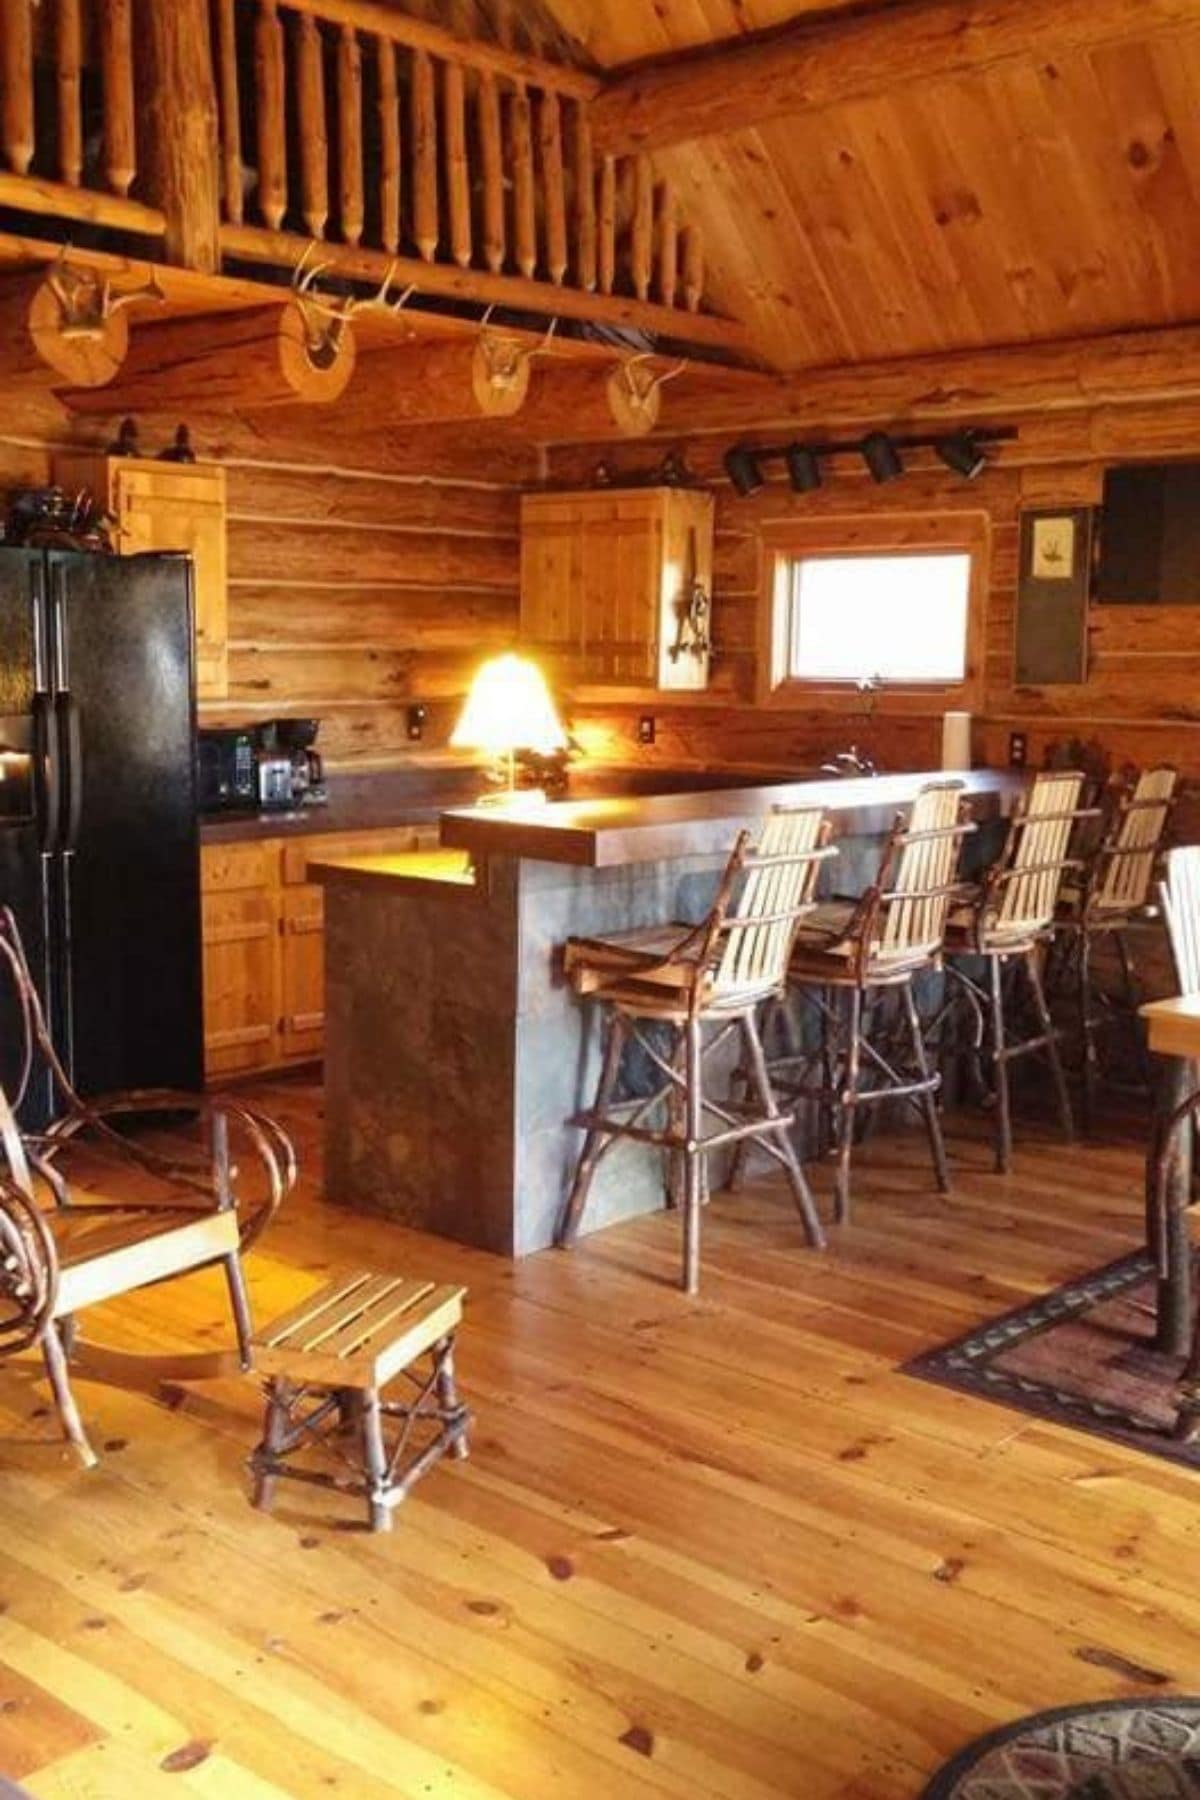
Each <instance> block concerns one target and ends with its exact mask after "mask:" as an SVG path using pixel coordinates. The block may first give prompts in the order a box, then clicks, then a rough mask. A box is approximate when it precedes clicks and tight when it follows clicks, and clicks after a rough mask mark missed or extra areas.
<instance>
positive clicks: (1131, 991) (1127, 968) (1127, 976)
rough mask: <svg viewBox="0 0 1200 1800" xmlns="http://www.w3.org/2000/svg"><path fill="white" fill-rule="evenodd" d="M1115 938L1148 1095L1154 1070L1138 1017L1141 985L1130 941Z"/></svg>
mask: <svg viewBox="0 0 1200 1800" xmlns="http://www.w3.org/2000/svg"><path fill="white" fill-rule="evenodd" d="M1113 938H1114V941H1115V943H1116V946H1117V956H1118V957H1119V959H1120V963H1121V981H1122V985H1123V986H1124V989H1125V1005H1126V1007H1127V1008H1128V1011H1129V1018H1130V1021H1131V1024H1132V1027H1133V1042H1134V1048H1135V1051H1136V1055H1137V1061H1138V1073H1139V1074H1140V1076H1141V1078H1142V1085H1143V1087H1144V1088H1145V1089H1146V1091H1147V1093H1151V1092H1153V1089H1154V1069H1153V1067H1152V1065H1151V1062H1150V1051H1149V1049H1148V1048H1147V1045H1146V1033H1145V1031H1144V1029H1143V1027H1142V1021H1141V1019H1140V1018H1139V1017H1138V1006H1139V1004H1140V1003H1141V998H1142V996H1141V991H1140V983H1139V982H1138V978H1137V971H1136V969H1135V968H1134V965H1133V952H1132V951H1131V950H1130V948H1129V939H1128V936H1127V935H1126V933H1125V932H1123V931H1114V932H1113Z"/></svg>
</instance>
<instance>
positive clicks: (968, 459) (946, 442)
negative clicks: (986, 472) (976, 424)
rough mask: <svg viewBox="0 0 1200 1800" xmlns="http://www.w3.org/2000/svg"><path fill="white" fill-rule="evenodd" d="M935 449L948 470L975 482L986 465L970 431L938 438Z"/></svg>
mask: <svg viewBox="0 0 1200 1800" xmlns="http://www.w3.org/2000/svg"><path fill="white" fill-rule="evenodd" d="M933 447H934V449H935V450H936V451H937V454H938V455H939V457H940V458H941V460H942V461H943V462H944V463H945V465H946V467H947V468H948V469H953V470H954V473H955V474H956V475H962V476H964V477H965V478H966V480H968V481H974V479H975V477H976V475H978V474H979V472H980V470H981V469H983V468H984V467H985V466H986V465H985V458H984V454H983V451H982V450H981V449H980V448H979V445H978V444H977V443H976V442H975V439H974V437H973V436H972V434H971V433H970V432H969V431H959V432H955V434H954V435H953V437H944V438H938V440H937V442H936V443H935V444H934V446H933Z"/></svg>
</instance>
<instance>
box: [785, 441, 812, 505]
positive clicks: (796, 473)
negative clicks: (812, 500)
mask: <svg viewBox="0 0 1200 1800" xmlns="http://www.w3.org/2000/svg"><path fill="white" fill-rule="evenodd" d="M783 457H784V461H785V462H786V463H787V472H788V480H789V481H790V482H791V484H792V487H793V488H794V489H795V491H796V493H798V494H812V493H815V492H816V490H817V488H819V487H820V485H821V461H820V458H819V457H818V455H817V453H816V451H815V450H813V449H811V448H810V447H809V446H808V445H807V444H789V445H788V447H787V449H786V450H785V451H784V453H783Z"/></svg>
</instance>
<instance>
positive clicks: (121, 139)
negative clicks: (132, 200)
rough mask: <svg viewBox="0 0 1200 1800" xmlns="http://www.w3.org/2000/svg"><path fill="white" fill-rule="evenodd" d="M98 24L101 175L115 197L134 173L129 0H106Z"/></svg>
mask: <svg viewBox="0 0 1200 1800" xmlns="http://www.w3.org/2000/svg"><path fill="white" fill-rule="evenodd" d="M99 24H100V71H101V80H102V82H103V85H104V175H105V179H106V181H107V182H108V185H109V187H110V188H111V189H112V191H113V193H114V194H127V193H128V192H129V189H130V187H131V186H132V185H133V178H134V176H135V175H136V174H137V151H136V144H137V138H136V129H135V125H134V100H133V4H132V0H107V3H106V4H105V5H104V6H102V7H101V8H100V13H99Z"/></svg>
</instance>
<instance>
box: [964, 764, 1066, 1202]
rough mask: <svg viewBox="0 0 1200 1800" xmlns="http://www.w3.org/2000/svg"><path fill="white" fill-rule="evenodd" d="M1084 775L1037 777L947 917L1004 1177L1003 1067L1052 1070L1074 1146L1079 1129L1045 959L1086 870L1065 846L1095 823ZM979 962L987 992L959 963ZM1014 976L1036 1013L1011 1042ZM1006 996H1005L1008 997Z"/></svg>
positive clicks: (1008, 1111) (1008, 1144) (1006, 1113)
mask: <svg viewBox="0 0 1200 1800" xmlns="http://www.w3.org/2000/svg"><path fill="white" fill-rule="evenodd" d="M1084 779H1085V777H1084V776H1083V775H1082V774H1080V773H1079V772H1078V771H1077V770H1069V771H1065V772H1062V773H1060V772H1057V771H1047V772H1043V773H1041V774H1039V775H1036V776H1035V777H1034V779H1033V781H1032V783H1031V784H1030V786H1029V788H1028V789H1027V790H1026V792H1025V794H1024V795H1023V796H1022V798H1021V800H1020V802H1019V803H1018V805H1017V808H1016V810H1015V812H1014V813H1013V817H1012V819H1011V821H1010V823H1009V829H1008V836H1007V838H1006V841H1005V844H1004V848H1003V850H1002V851H1001V853H1000V855H999V857H998V858H997V859H996V861H995V863H993V865H992V867H991V868H990V869H989V870H988V872H987V874H986V875H985V876H984V878H983V881H982V883H981V884H980V885H979V887H978V888H977V889H976V890H975V892H974V895H973V897H972V899H971V900H970V902H969V903H968V904H966V905H964V906H962V907H961V908H957V909H956V910H955V912H954V913H953V914H952V916H951V919H950V922H949V926H948V928H947V932H946V943H945V961H946V968H947V972H948V974H949V977H950V979H951V980H952V982H953V983H954V984H955V987H954V989H952V991H951V1002H952V1003H953V1001H954V1000H956V999H957V1000H958V1001H959V1002H960V1003H965V1004H966V1006H967V1007H968V1008H969V1010H970V1011H971V1012H972V1013H973V1014H974V1017H975V1034H974V1044H975V1055H974V1058H973V1061H974V1064H975V1070H976V1080H977V1083H978V1085H979V1086H980V1087H983V1086H984V1083H983V1078H982V1070H981V1067H980V1063H981V1056H980V1052H981V1050H982V1048H983V1040H984V1037H985V1035H986V1036H987V1038H988V1050H989V1057H990V1063H991V1068H992V1076H993V1083H994V1099H995V1118H996V1131H995V1158H996V1169H997V1171H998V1172H999V1173H1001V1174H1003V1173H1005V1172H1006V1171H1007V1169H1008V1168H1009V1166H1010V1164H1011V1161H1012V1101H1011V1095H1010V1091H1009V1074H1008V1070H1009V1064H1010V1063H1012V1062H1015V1061H1016V1060H1018V1059H1019V1058H1023V1057H1027V1056H1034V1055H1038V1054H1042V1055H1044V1056H1045V1057H1046V1060H1047V1062H1048V1064H1049V1068H1050V1076H1051V1081H1052V1083H1053V1087H1054V1095H1055V1100H1056V1104H1057V1107H1058V1113H1059V1119H1060V1122H1061V1125H1062V1131H1063V1136H1064V1137H1065V1138H1066V1139H1067V1140H1068V1141H1070V1139H1071V1138H1072V1137H1073V1136H1074V1131H1075V1126H1074V1120H1073V1119H1072V1116H1071V1100H1070V1095H1069V1094H1068V1092H1067V1082H1066V1076H1065V1074H1064V1072H1063V1063H1062V1056H1061V1054H1060V1052H1059V1039H1060V1037H1061V1036H1062V1033H1061V1032H1060V1031H1059V1030H1057V1029H1056V1027H1055V1026H1054V1024H1053V1022H1052V1020H1051V1017H1050V1012H1049V1008H1048V1007H1047V1005H1046V994H1045V988H1044V985H1043V981H1042V959H1043V957H1044V955H1045V953H1046V951H1047V949H1048V947H1049V945H1050V942H1051V939H1052V937H1053V934H1054V927H1055V914H1056V912H1057V909H1058V903H1059V896H1060V893H1061V891H1062V887H1063V883H1064V882H1065V881H1066V880H1067V879H1068V878H1069V877H1072V876H1074V875H1076V874H1078V872H1079V871H1080V869H1081V868H1082V867H1083V863H1082V861H1081V860H1080V858H1078V857H1073V856H1071V854H1070V849H1071V842H1072V838H1073V835H1074V833H1075V831H1076V830H1077V828H1078V827H1079V826H1080V825H1081V823H1082V822H1083V821H1084V820H1088V819H1094V818H1096V817H1097V816H1098V809H1097V808H1095V807H1084V806H1081V805H1080V798H1081V795H1082V793H1083V785H1084ZM972 959H975V960H982V961H983V962H984V963H985V964H986V966H987V976H986V985H985V983H984V982H982V981H980V980H979V979H977V977H976V975H975V974H974V973H972V972H971V971H970V970H969V969H967V968H966V967H964V964H965V963H967V962H969V961H971V960H972ZM1016 968H1020V970H1021V971H1022V973H1023V976H1024V980H1025V985H1026V988H1027V993H1028V999H1029V1001H1030V1003H1031V1005H1032V1010H1033V1016H1034V1021H1035V1029H1034V1031H1033V1032H1032V1034H1030V1035H1028V1036H1017V1035H1015V1034H1014V1028H1013V1027H1014V1020H1013V1014H1014V1010H1015V1002H1016V998H1017V997H1016V995H1015V994H1014V993H1013V991H1012V985H1013V984H1012V982H1011V980H1009V981H1008V982H1007V983H1006V979H1005V977H1006V974H1007V973H1008V971H1009V970H1010V969H1014V970H1015V969H1016ZM1006 989H1007V991H1006Z"/></svg>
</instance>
